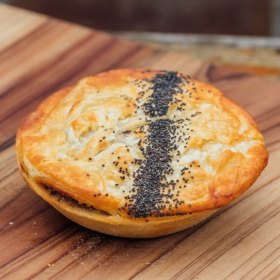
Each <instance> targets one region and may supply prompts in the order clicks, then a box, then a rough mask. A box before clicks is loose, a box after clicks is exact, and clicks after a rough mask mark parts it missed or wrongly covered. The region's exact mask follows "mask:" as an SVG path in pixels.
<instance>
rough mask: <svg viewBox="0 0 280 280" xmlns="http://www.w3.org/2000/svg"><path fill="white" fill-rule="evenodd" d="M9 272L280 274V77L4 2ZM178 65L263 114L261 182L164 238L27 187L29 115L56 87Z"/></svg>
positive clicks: (2, 134)
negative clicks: (132, 231)
mask: <svg viewBox="0 0 280 280" xmlns="http://www.w3.org/2000/svg"><path fill="white" fill-rule="evenodd" d="M0 30H1V32H0V104H1V110H0V123H1V126H0V127H1V129H0V227H1V232H0V267H1V268H0V278H1V279H29V278H35V279H50V278H51V279H80V278H85V279H131V278H133V279H203V280H205V279H215V280H216V279H225V278H226V279H241V278H242V279H280V167H279V166H280V125H279V123H280V82H279V81H269V80H266V79H264V78H260V77H257V76H252V75H249V74H246V73H238V72H234V71H233V70H231V69H229V68H225V67H222V66H218V65H214V64H210V63H209V62H203V61H198V60H195V59H192V58H190V57H186V56H183V55H179V54H177V53H169V52H166V51H163V50H160V49H152V48H149V47H146V46H144V45H141V44H137V43H135V42H127V41H123V40H120V39H117V38H113V37H111V36H109V35H107V34H104V33H101V32H97V31H92V30H90V29H87V28H84V27H80V26H77V25H74V24H69V23H65V22H62V21H58V20H54V19H50V18H47V17H45V16H42V15H38V14H33V13H30V12H26V11H23V10H19V9H16V8H11V7H9V6H5V5H0ZM121 67H122V68H123V67H144V68H156V69H175V70H179V71H181V72H183V73H187V74H190V75H191V76H192V77H195V78H197V79H201V80H204V81H208V82H211V83H213V84H215V85H216V86H217V87H218V88H220V89H221V90H222V91H223V92H224V93H225V94H226V95H227V96H229V97H230V98H232V99H233V100H235V101H236V102H237V103H239V104H240V105H242V106H244V107H245V108H246V109H247V110H248V111H249V112H251V114H252V115H253V116H254V117H255V119H256V121H257V122H258V124H259V126H260V128H261V130H262V132H263V133H264V135H265V138H266V143H267V146H268V149H269V152H270V160H269V165H268V167H267V168H266V170H265V172H264V173H263V174H262V176H261V177H260V178H259V179H258V181H257V182H256V183H255V184H254V186H253V187H252V188H251V189H250V190H249V191H248V192H247V193H246V194H245V195H243V196H242V197H241V198H239V199H238V200H237V201H234V202H233V203H232V204H231V205H229V206H227V207H226V208H223V209H221V210H220V211H219V212H218V214H216V215H215V217H211V218H210V219H209V220H208V222H207V223H204V224H203V225H199V226H197V227H195V228H193V229H191V230H187V231H183V232H180V233H177V234H173V235H171V236H168V237H164V238H157V239H151V240H130V239H123V238H115V237H110V236H106V235H103V234H99V233H96V232H92V231H89V230H87V229H85V228H82V227H80V226H78V225H76V224H74V223H72V222H71V221H69V220H67V219H66V218H64V217H63V216H62V215H60V214H59V213H58V212H56V211H55V210H54V209H52V208H51V207H50V206H48V205H47V204H46V203H45V202H44V201H43V200H41V199H40V198H39V197H37V196H36V195H34V193H33V192H32V191H31V190H29V188H27V187H26V185H25V183H24V182H23V180H22V179H21V177H20V174H19V172H18V170H17V166H16V160H15V151H14V142H15V133H16V129H17V126H18V123H19V121H20V119H21V118H22V117H23V116H25V115H26V114H27V113H28V112H30V111H31V110H33V109H34V108H35V107H36V106H37V105H38V104H39V102H41V101H42V100H43V99H44V98H45V97H47V96H48V95H49V94H51V93H52V92H53V91H55V90H57V89H59V88H62V87H64V86H67V85H71V84H73V83H75V82H76V81H77V80H79V78H81V77H83V76H86V75H90V74H94V73H97V72H100V71H104V70H108V69H112V68H121Z"/></svg>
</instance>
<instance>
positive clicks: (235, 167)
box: [17, 69, 268, 223]
mask: <svg viewBox="0 0 280 280" xmlns="http://www.w3.org/2000/svg"><path fill="white" fill-rule="evenodd" d="M17 158H18V162H19V165H20V166H21V170H22V172H23V173H24V176H25V179H26V180H27V182H28V183H29V185H30V184H31V183H30V182H32V183H33V185H34V186H35V185H36V186H48V187H50V188H53V189H55V190H57V191H58V192H60V193H62V194H64V195H67V196H69V197H71V198H73V199H75V200H76V201H78V202H79V203H83V204H86V205H89V206H92V207H94V208H95V209H97V210H100V211H104V212H106V213H108V215H111V216H116V217H121V218H122V219H125V220H127V221H128V220H129V221H135V220H137V221H138V222H141V221H142V223H145V221H146V220H147V219H152V220H154V221H156V220H158V219H163V218H165V219H169V218H171V217H169V216H172V219H173V220H176V219H177V218H178V217H180V216H184V215H189V213H196V212H205V211H208V210H215V209H217V208H219V207H221V206H223V205H225V204H227V203H229V202H230V201H232V200H233V199H234V198H236V197H238V196H239V195H240V194H242V193H243V192H244V191H245V190H247V189H248V188H249V187H250V186H251V185H252V183H253V182H254V181H255V180H256V178H257V177H258V176H259V175H260V173H261V171H262V170H263V169H264V167H265V166H266V164H267V160H268V153H267V151H266V149H265V146H264V141H263V137H262V135H261V133H260V132H259V131H258V129H257V127H256V124H255V123H254V121H253V119H252V118H251V116H250V115H249V114H248V113H247V112H246V111H244V110H243V109H242V108H240V107H239V106H237V105H236V104H234V103H233V102H232V101H230V100H229V99H227V98H226V97H224V96H223V95H222V94H221V92H220V91H219V90H218V89H216V88H214V87H213V86H211V85H208V84H205V83H202V82H199V81H194V80H191V79H190V78H188V77H184V76H183V75H180V74H178V73H175V72H167V71H146V70H141V69H124V70H113V71H109V72H106V73H101V74H98V75H96V76H93V77H87V78H85V79H83V80H81V81H80V82H79V83H78V84H77V85H76V86H74V87H72V88H68V89H64V90H61V91H59V92H57V93H55V94H53V95H52V96H51V97H49V98H48V99H47V100H45V101H44V102H43V103H42V104H41V105H40V106H39V107H38V108H37V110H36V111H35V112H33V113H31V114H30V115H29V116H27V117H26V118H25V119H24V120H23V122H22V124H21V125H20V127H19V129H18V133H17ZM33 189H34V188H33ZM41 196H42V195H41ZM45 199H46V198H45ZM50 200H52V201H53V198H51V199H50ZM49 202H50V201H49ZM52 204H53V203H52ZM180 219H182V217H181V218H180Z"/></svg>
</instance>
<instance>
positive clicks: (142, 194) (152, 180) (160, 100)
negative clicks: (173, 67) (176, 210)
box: [128, 71, 182, 218]
mask: <svg viewBox="0 0 280 280" xmlns="http://www.w3.org/2000/svg"><path fill="white" fill-rule="evenodd" d="M181 82H182V78H181V77H180V76H179V75H178V74H177V73H176V72H172V71H170V72H160V73H159V74H157V75H155V77H154V78H153V79H152V80H151V84H152V90H153V92H152V94H151V96H150V98H149V99H148V101H147V102H146V103H144V104H143V105H142V106H143V107H142V108H143V111H144V113H145V115H146V116H147V117H148V129H147V139H146V144H147V145H146V148H144V149H143V147H140V149H141V151H142V153H143V155H144V159H143V160H142V161H141V162H140V167H139V169H138V170H137V171H136V172H135V173H134V187H135V188H134V189H135V191H134V193H133V194H132V195H130V196H129V204H128V213H129V215H130V216H133V217H136V218H146V217H149V216H161V215H163V214H162V212H161V210H162V209H164V208H166V206H167V204H168V202H169V203H171V202H172V201H173V200H172V198H173V196H172V194H170V195H169V196H168V197H166V195H165V194H164V193H165V192H164V190H166V189H167V188H169V187H171V185H170V183H168V182H167V179H166V175H167V174H172V173H173V169H172V167H171V161H172V158H171V152H172V151H174V150H175V149H176V144H175V133H176V126H175V124H174V121H172V120H170V119H168V118H158V117H164V116H165V115H166V114H167V111H168V108H169V104H170V103H171V102H172V100H173V95H174V94H176V93H178V92H182V90H181V88H180V87H179V84H180V83H181ZM139 145H142V142H140V143H139ZM166 199H168V200H167V201H166Z"/></svg>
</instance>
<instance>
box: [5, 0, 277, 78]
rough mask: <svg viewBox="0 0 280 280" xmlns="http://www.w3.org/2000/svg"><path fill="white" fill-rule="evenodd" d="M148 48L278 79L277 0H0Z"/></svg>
mask: <svg viewBox="0 0 280 280" xmlns="http://www.w3.org/2000/svg"><path fill="white" fill-rule="evenodd" d="M0 2H3V3H7V4H10V5H14V6H17V7H21V8H25V9H28V10H31V11H35V12H39V13H43V14H46V15H50V16H53V17H56V18H60V19H63V20H67V21H70V22H74V23H78V24H82V25H85V26H88V27H92V28H95V29H99V30H105V31H108V32H110V33H112V34H114V35H118V36H121V37H123V38H125V39H132V40H137V41H140V42H143V43H146V44H149V45H150V46H156V47H161V48H165V49H167V50H172V51H177V52H183V53H184V54H186V55H189V56H192V57H196V58H199V59H204V60H208V61H212V62H215V63H222V64H224V65H230V66H231V67H235V68H236V69H237V70H238V71H243V70H244V71H246V72H248V71H249V72H252V73H255V74H260V75H266V76H271V77H272V78H274V77H277V78H280V0H0Z"/></svg>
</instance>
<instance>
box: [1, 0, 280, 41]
mask: <svg viewBox="0 0 280 280" xmlns="http://www.w3.org/2000/svg"><path fill="white" fill-rule="evenodd" d="M2 2H5V3H8V4H11V5H15V6H18V7H23V8H26V9H30V10H33V11H37V12H40V13H44V14H48V15H51V16H54V17H58V18H61V19H65V20H68V21H72V22H76V23H79V24H83V25H86V26H90V27H94V28H97V29H102V30H108V31H153V32H164V33H165V32H169V33H199V34H232V35H248V36H280V0H152V1H151V0H39V1H38V0H2Z"/></svg>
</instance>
